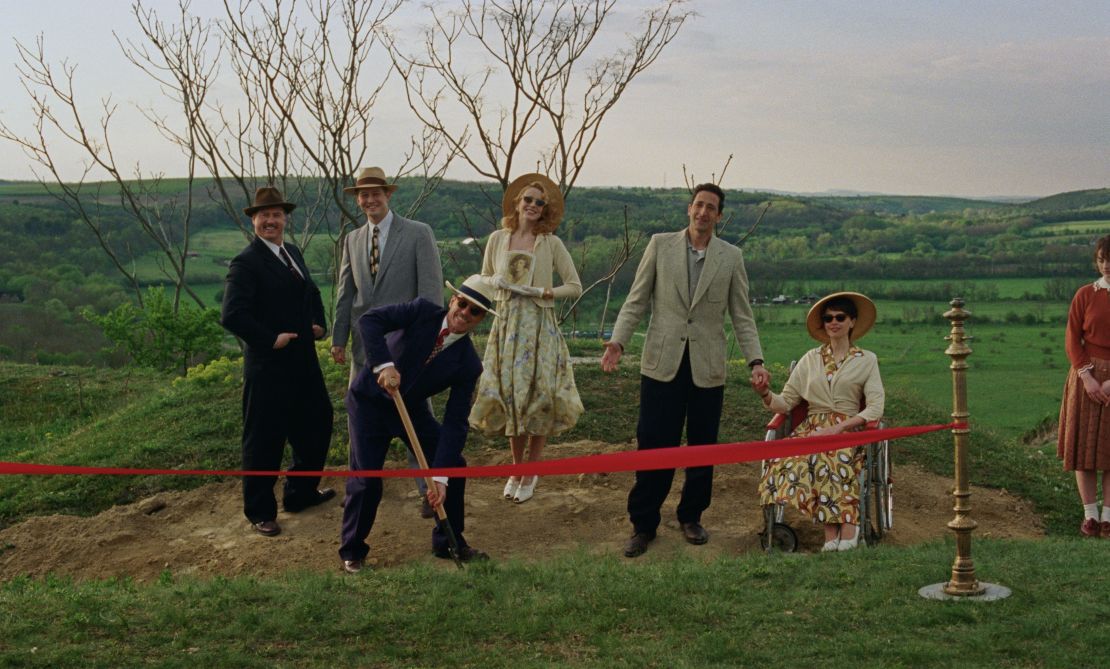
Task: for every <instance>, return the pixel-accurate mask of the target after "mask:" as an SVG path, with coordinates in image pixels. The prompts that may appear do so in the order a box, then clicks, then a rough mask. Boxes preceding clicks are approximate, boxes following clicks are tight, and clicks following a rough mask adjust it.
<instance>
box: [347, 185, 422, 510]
mask: <svg viewBox="0 0 1110 669" xmlns="http://www.w3.org/2000/svg"><path fill="white" fill-rule="evenodd" d="M396 190H397V184H391V183H389V182H388V181H387V180H386V178H385V171H384V170H382V168H380V167H366V168H363V169H361V170H359V172H358V174H356V175H355V185H353V186H349V187H347V188H344V189H343V192H344V193H351V194H353V195H354V196H355V197H356V198H357V200H358V206H359V209H362V211H363V213H365V214H366V225H363V226H360V227H359V228H357V229H356V230H354V231H353V232H351V233H350V234H348V235H347V237H346V238H345V239H344V241H343V258H342V260H341V262H340V265H339V282H338V283H337V284H336V287H335V330H334V331H333V332H332V339H331V357H332V360H334V361H335V363H336V364H339V365H343V364H346V363H347V341H348V339H353V341H352V346H351V348H352V351H351V356H350V362H351V371H350V377H349V378H348V381H347V385H351V384H353V383H354V382H355V378H356V377H357V376H358V373H359V371H361V370H362V367H363V365H365V364H366V349H365V347H364V346H363V345H362V339H361V337H360V336H359V333H358V330H357V328H355V324H356V323H358V319H359V317H360V316H362V315H363V314H364V313H366V312H367V311H369V310H370V309H373V308H375V307H382V306H387V305H391V304H403V303H407V302H411V301H412V300H414V299H416V298H417V297H422V298H424V299H425V300H428V301H429V302H431V303H433V304H435V305H436V306H443V268H442V266H441V265H440V262H439V248H438V247H437V246H436V240H435V235H433V234H432V228H431V227H429V226H428V225H427V224H426V223H421V222H420V221H413V220H409V219H407V218H404V217H402V216H398V215H397V214H395V213H393V211H392V210H390V208H389V200H390V198H392V197H393V192H394V191H396ZM352 330H353V335H352ZM348 427H349V426H348ZM353 433H354V431H353V430H352V431H350V434H353ZM409 464H410V465H411V466H413V467H416V464H417V463H416V458H415V456H414V455H413V454H412V453H411V452H410V453H409ZM416 488H417V490H419V491H420V498H421V499H422V500H424V501H423V502H422V503H421V514H422V515H423V516H425V517H426V518H431V516H432V508H431V507H430V506H428V505H427V503H426V500H425V499H424V495H425V492H426V490H425V485H424V479H416Z"/></svg>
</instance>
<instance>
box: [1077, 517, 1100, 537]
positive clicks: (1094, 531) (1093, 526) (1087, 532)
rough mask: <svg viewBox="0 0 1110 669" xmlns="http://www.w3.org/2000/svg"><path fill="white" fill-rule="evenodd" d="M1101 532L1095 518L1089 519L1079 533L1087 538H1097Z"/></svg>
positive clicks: (1084, 522)
mask: <svg viewBox="0 0 1110 669" xmlns="http://www.w3.org/2000/svg"><path fill="white" fill-rule="evenodd" d="M1100 532H1101V529H1100V527H1099V522H1098V521H1097V520H1095V519H1094V518H1087V519H1085V520H1084V521H1083V524H1082V525H1080V526H1079V533H1080V534H1082V535H1083V536H1085V537H1097V536H1098V535H1099V534H1100Z"/></svg>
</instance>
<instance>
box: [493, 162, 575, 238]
mask: <svg viewBox="0 0 1110 669" xmlns="http://www.w3.org/2000/svg"><path fill="white" fill-rule="evenodd" d="M534 182H539V183H540V184H542V185H543V190H544V195H543V199H544V201H545V202H547V204H546V205H545V206H544V217H545V218H544V220H545V221H546V222H547V224H548V225H549V226H550V227H551V229H552V230H554V229H555V227H556V226H557V225H559V221H561V220H563V191H561V190H559V185H558V184H556V183H555V182H554V181H552V180H551V179H548V178H547V177H545V176H544V175H542V174H539V173H538V172H532V173H531V174H522V175H520V176H519V177H517V178H515V179H513V181H512V183H510V184H509V187H508V188H506V189H505V195H504V197H502V198H501V212H502V214H504V215H505V216H512V215H513V212H514V211H516V197H517V195H519V194H520V191H522V190H524V189H525V188H527V187H528V184H530V183H534Z"/></svg>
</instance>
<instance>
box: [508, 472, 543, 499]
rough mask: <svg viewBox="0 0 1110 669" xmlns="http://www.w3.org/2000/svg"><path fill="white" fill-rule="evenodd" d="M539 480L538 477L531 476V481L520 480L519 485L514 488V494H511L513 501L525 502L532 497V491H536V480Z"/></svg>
mask: <svg viewBox="0 0 1110 669" xmlns="http://www.w3.org/2000/svg"><path fill="white" fill-rule="evenodd" d="M539 480H540V477H538V476H533V477H532V481H531V482H529V483H524V482H523V481H522V482H521V484H520V487H519V488H517V489H516V494H515V495H513V501H514V502H516V503H517V504H520V503H521V502H527V501H528V500H530V499H532V493H534V492H536V482H537V481H539Z"/></svg>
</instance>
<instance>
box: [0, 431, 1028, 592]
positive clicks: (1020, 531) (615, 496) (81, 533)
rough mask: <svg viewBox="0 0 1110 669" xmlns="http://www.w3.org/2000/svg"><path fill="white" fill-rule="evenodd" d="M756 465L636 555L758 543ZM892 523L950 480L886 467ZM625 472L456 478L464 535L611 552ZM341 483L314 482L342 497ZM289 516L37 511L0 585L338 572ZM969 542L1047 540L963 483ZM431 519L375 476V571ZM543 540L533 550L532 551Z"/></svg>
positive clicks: (311, 522)
mask: <svg viewBox="0 0 1110 669" xmlns="http://www.w3.org/2000/svg"><path fill="white" fill-rule="evenodd" d="M622 448H625V446H615V445H612V444H602V443H598V442H584V441H583V442H574V443H568V444H556V445H552V446H549V447H548V450H547V453H548V455H549V457H551V458H559V457H570V456H575V455H587V454H592V453H602V452H608V451H615V450H620V449H622ZM469 458H470V460H471V464H501V463H504V462H506V461H507V454H506V456H504V457H498V458H496V460H494V458H493V457H490V458H487V461H482V459H481V458H480V457H475V456H473V455H471V456H469ZM758 474H759V469H758V464H743V465H731V466H722V467H717V468H716V472H715V475H714V489H713V498H714V499H713V505H712V506H711V507H710V508H709V510H708V511H707V512H706V513H705V515H704V517H703V518H702V522H703V524H704V525H705V527H706V529H708V530H709V533H710V541H709V543H708V544H706V545H704V546H691V545H688V544H687V543H686V542H685V541H684V540H683V538H682V535H681V532H680V531H679V528H678V523H677V522H676V521H675V520H674V505H675V504H676V503H677V497H678V489H679V485H681V483H680V481H681V478H682V475H681V473H679V474H677V475H676V477H675V478H676V482H675V486H674V489H673V491H672V493H671V496H670V498H668V500H667V503H666V504H665V505H664V510H663V517H664V519H665V520H664V525H663V527H661V528H660V530H659V537H658V539H657V540H656V541H655V542H654V543H653V544H652V547H651V549H650V550H649V551H648V553H647V554H646V555H645V556H644V557H643V558H640V559H646V560H651V559H666V558H667V557H669V556H673V555H675V554H678V553H686V554H688V555H692V556H697V557H698V558H704V559H706V560H709V559H712V558H715V557H717V556H719V555H723V554H732V553H737V552H745V551H756V550H759V537H758V534H757V533H758V532H759V531H760V529H761V528H762V514H761V512H760V510H759V506H758V504H757V497H756V494H755V489H756V481H757V478H758ZM894 475H895V486H894V520H895V522H894V529H893V531H892V532H891V533H890V534H888V535H887V537H886V538H885V539H884V541H885V542H889V543H890V544H893V545H908V544H914V543H919V542H922V541H926V540H929V539H935V538H938V537H942V536H945V535H947V534H950V533H951V530H949V529H948V528H947V526H946V523H947V522H948V521H949V520H951V519H952V517H953V512H952V497H951V494H950V493H951V489H952V482H951V480H950V479H946V478H942V477H939V476H935V475H933V474H929V473H927V472H925V471H923V470H922V469H920V468H919V467H916V466H914V465H907V464H904V463H902V464H896V465H895V469H894ZM632 478H633V475H632V474H631V473H618V474H610V475H606V474H589V475H580V476H576V477H575V476H564V477H553V478H542V479H541V480H540V482H539V486H538V487H537V489H536V496H535V497H534V498H533V499H532V500H530V501H528V502H527V503H524V504H513V503H512V502H510V501H508V500H504V499H502V497H501V490H502V487H503V485H504V481H503V480H500V479H472V480H470V481H469V482H468V483H467V510H466V512H467V521H466V522H467V531H466V536H467V539H468V541H469V542H470V543H471V544H472V545H474V546H475V547H478V548H481V549H482V550H484V551H487V552H488V553H490V555H491V556H492V557H493V558H494V559H497V560H504V559H510V558H514V559H519V560H534V559H542V558H545V557H548V556H551V555H554V554H557V553H561V552H566V551H574V550H578V549H579V548H580V547H584V548H585V550H587V551H590V552H595V553H598V554H618V553H619V551H620V549H621V547H622V546H623V545H624V542H625V540H626V539H627V538H628V535H629V533H630V526H629V524H628V519H627V515H626V513H625V503H626V501H627V497H628V490H629V487H630V486H631V484H632ZM344 482H345V479H343V478H330V479H326V480H325V481H324V482H323V483H322V484H321V485H322V486H332V487H334V488H336V489H337V490H339V491H340V492H342V488H343V485H344ZM341 497H342V494H340V496H339V497H338V498H337V499H336V501H335V502H333V503H328V504H326V505H322V506H320V507H316V508H313V509H309V510H308V511H305V512H302V513H299V514H286V513H280V514H279V516H278V522H279V523H280V524H281V527H282V530H283V532H282V534H281V535H280V536H277V537H273V538H266V537H262V536H259V535H258V534H255V533H254V532H252V531H251V530H250V526H249V524H248V523H247V521H246V520H245V519H244V518H243V514H242V498H241V494H240V483H239V481H238V480H229V481H225V482H221V483H214V484H211V485H207V486H204V487H202V488H198V489H195V490H191V491H187V492H173V493H162V494H159V495H156V496H154V497H151V498H149V499H146V500H143V501H141V502H138V503H136V504H129V505H125V506H117V507H114V508H112V509H109V510H107V511H105V512H103V513H101V514H98V515H96V516H93V517H88V518H85V517H76V516H61V515H54V516H44V517H38V518H32V519H30V520H27V521H25V522H23V523H20V524H18V525H14V526H12V527H9V528H6V529H4V530H3V531H0V579H4V580H7V579H10V578H12V577H14V576H17V575H21V574H25V575H30V576H42V575H45V574H48V573H55V574H59V575H67V576H72V577H74V578H78V579H99V578H107V577H112V576H127V577H131V578H133V579H135V580H139V581H145V580H151V579H154V578H157V576H158V575H159V574H160V573H162V572H163V571H168V572H171V573H173V574H175V575H184V574H192V575H196V576H214V575H226V576H235V575H259V576H261V575H267V574H275V573H277V572H281V571H285V570H303V571H334V570H337V569H338V568H339V557H338V554H337V550H338V547H339V525H340V519H341V518H342V513H343V510H342V508H340V506H339V499H340V498H341ZM971 503H972V507H973V512H972V517H973V518H974V519H975V520H976V521H977V522H978V523H979V529H978V530H976V532H975V536H976V537H998V538H1036V537H1041V536H1043V534H1044V531H1043V528H1042V526H1041V524H1040V521H1039V519H1038V518H1037V516H1036V515H1035V514H1034V513H1033V511H1032V508H1031V505H1030V504H1028V503H1027V502H1026V501H1024V500H1022V499H1020V498H1018V497H1015V496H1014V495H1011V494H1009V493H1007V492H1005V491H1000V490H993V489H986V488H973V491H972V497H971ZM788 522H790V524H791V525H792V526H793V527H794V528H795V530H796V531H797V532H798V534H799V537H800V540H801V546H800V550H802V551H809V552H812V551H816V550H817V549H819V548H820V546H821V543H822V540H823V539H822V537H821V528H820V527H819V526H817V525H814V524H812V523H810V522H809V521H807V520H804V519H800V518H797V517H794V518H790V517H788ZM431 525H432V521H429V520H424V519H422V518H420V516H419V499H418V497H417V493H416V489H415V486H414V485H413V483H412V482H411V481H410V480H408V479H386V481H385V494H384V497H383V499H382V504H381V507H380V508H379V511H378V518H377V522H376V524H375V526H374V530H373V532H372V533H371V535H370V538H369V543H370V547H371V548H370V556H369V559H368V562H369V563H370V565H372V566H374V567H377V568H388V567H391V566H394V565H400V564H407V563H411V562H413V561H426V562H437V563H440V564H442V565H443V566H444V568H447V569H453V568H454V567H453V566H452V565H451V564H450V563H449V562H447V561H441V560H436V559H435V558H434V557H433V556H432V555H431V551H430V530H431ZM541 547H542V549H543V550H542V551H541V550H539V549H540V548H541Z"/></svg>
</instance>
